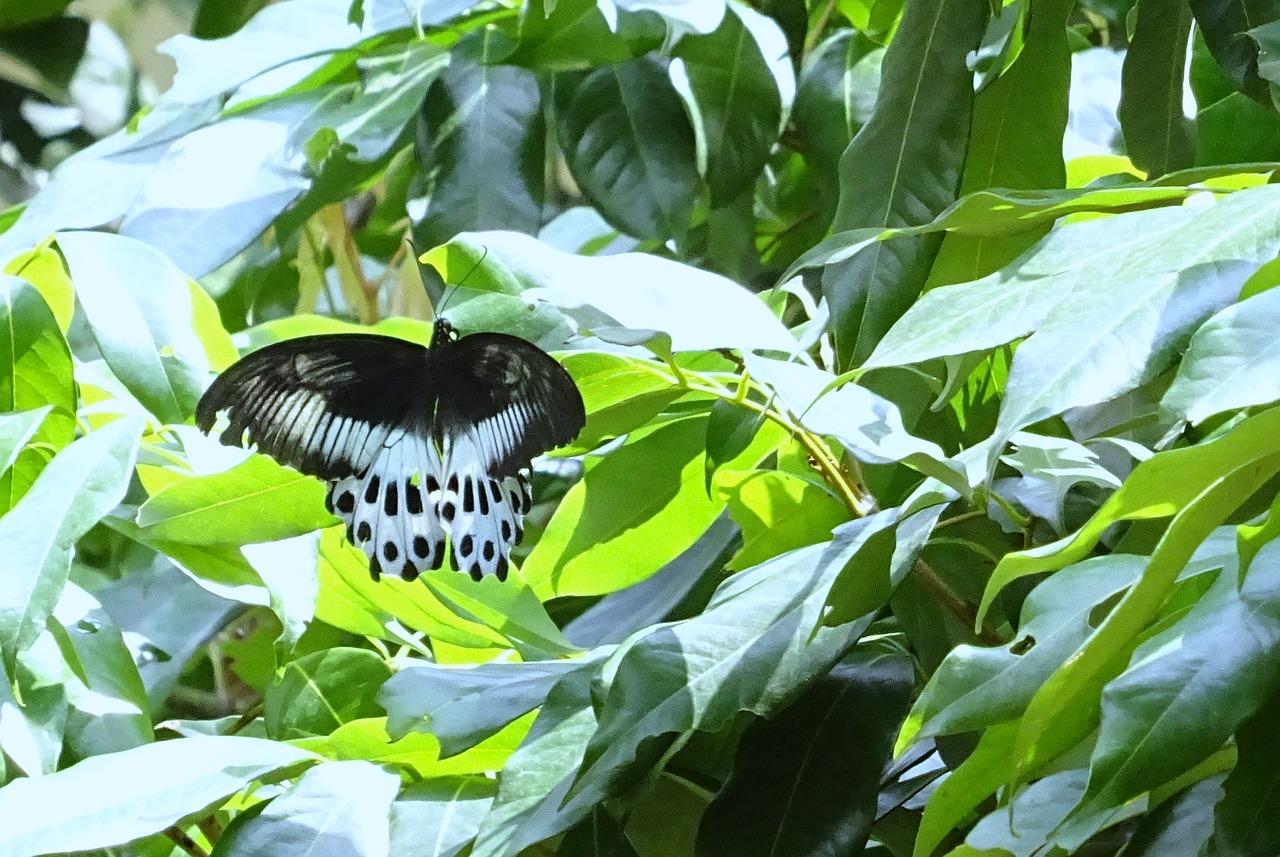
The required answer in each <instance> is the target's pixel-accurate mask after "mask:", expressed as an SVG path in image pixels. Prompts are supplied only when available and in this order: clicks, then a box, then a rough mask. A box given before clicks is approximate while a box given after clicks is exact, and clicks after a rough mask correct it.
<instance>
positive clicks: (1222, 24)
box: [1191, 0, 1280, 103]
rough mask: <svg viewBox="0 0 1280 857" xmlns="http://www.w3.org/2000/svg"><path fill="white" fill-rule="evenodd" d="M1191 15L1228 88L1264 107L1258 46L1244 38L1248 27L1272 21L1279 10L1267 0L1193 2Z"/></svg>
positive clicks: (1195, 0)
mask: <svg viewBox="0 0 1280 857" xmlns="http://www.w3.org/2000/svg"><path fill="white" fill-rule="evenodd" d="M1191 11H1192V12H1193V13H1194V14H1195V18H1196V25H1197V29H1198V30H1200V32H1201V34H1203V36H1204V40H1205V43H1206V44H1207V45H1208V46H1209V52H1210V53H1212V54H1213V58H1214V59H1215V60H1217V61H1218V65H1219V67H1220V68H1221V69H1222V72H1223V73H1224V74H1225V75H1226V76H1227V79H1228V80H1230V81H1231V85H1232V86H1234V87H1235V88H1236V89H1238V90H1239V91H1241V92H1243V93H1244V94H1246V95H1248V96H1249V97H1250V98H1253V99H1254V100H1256V101H1258V102H1260V103H1266V101H1267V85H1266V82H1265V81H1264V80H1263V79H1262V78H1260V77H1259V76H1258V46H1257V45H1256V44H1254V43H1253V42H1252V41H1250V40H1249V39H1247V38H1243V36H1244V33H1245V32H1246V31H1247V30H1248V29H1249V28H1250V26H1251V25H1253V24H1257V23H1260V22H1263V21H1270V20H1274V19H1275V18H1276V17H1277V14H1278V13H1280V10H1277V9H1276V7H1275V4H1274V3H1273V2H1270V0H1261V2H1251V1H1249V0H1192V2H1191Z"/></svg>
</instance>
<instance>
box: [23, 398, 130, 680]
mask: <svg viewBox="0 0 1280 857" xmlns="http://www.w3.org/2000/svg"><path fill="white" fill-rule="evenodd" d="M141 430H142V426H141V423H140V422H139V421H138V420H136V419H122V420H117V421H116V422H113V423H110V424H108V425H106V426H104V427H103V428H101V429H99V430H98V431H96V432H93V433H92V434H90V435H88V436H87V437H84V438H81V439H80V440H78V441H76V442H75V443H73V444H71V446H69V447H67V448H66V449H65V450H63V451H62V452H60V453H59V454H58V455H56V456H54V459H53V461H51V462H50V463H49V466H48V467H46V468H45V470H44V472H43V473H41V474H40V477H39V478H38V479H37V480H36V483H35V485H33V486H32V487H31V490H30V491H29V492H28V493H27V494H26V496H24V497H23V498H22V499H21V500H20V501H18V504H17V505H16V506H14V507H13V508H12V509H11V510H10V511H9V512H8V514H6V515H4V516H3V517H0V544H3V545H5V546H6V550H7V551H9V553H8V554H7V555H8V557H10V559H9V560H7V561H6V566H8V568H6V572H5V573H4V574H0V651H2V652H3V655H4V661H5V663H6V665H7V666H8V668H9V669H10V671H12V668H13V663H14V658H16V657H17V655H18V653H19V652H20V651H22V650H23V649H25V648H27V647H28V646H29V645H31V643H32V642H34V641H35V638H36V637H37V636H38V635H39V634H40V632H41V631H42V630H43V629H44V626H45V621H46V620H47V619H48V617H49V614H50V613H51V612H52V611H53V608H54V605H55V604H56V603H57V601H58V596H59V595H60V594H61V593H62V589H63V587H64V586H65V585H66V582H67V575H68V573H69V572H70V570H71V553H72V550H73V549H74V546H75V543H76V542H77V541H78V540H79V539H80V537H81V536H83V535H84V534H85V533H87V532H88V531H89V529H90V528H91V527H93V525H94V524H96V523H97V522H98V521H99V519H101V518H102V517H103V516H104V515H105V514H107V512H109V511H110V510H111V509H112V508H113V507H114V506H115V505H116V504H117V503H119V502H120V500H121V499H122V498H123V497H124V493H125V490H126V489H127V488H128V487H129V480H130V478H131V477H132V475H133V462H134V457H135V456H136V455H137V452H138V436H139V434H140V433H141ZM18 558H20V560H21V561H20V562H14V560H17V559H18ZM10 563H13V564H12V565H10Z"/></svg>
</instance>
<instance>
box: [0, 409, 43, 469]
mask: <svg viewBox="0 0 1280 857" xmlns="http://www.w3.org/2000/svg"><path fill="white" fill-rule="evenodd" d="M52 409H53V408H52V407H51V406H50V405H45V406H44V407H43V408H35V409H33V410H30V411H18V412H17V413H11V414H5V413H0V475H3V474H4V472H5V471H7V470H8V469H9V468H10V467H12V466H13V463H14V462H15V461H17V460H18V454H19V453H21V452H22V448H23V447H24V446H26V445H27V442H28V441H29V440H31V436H32V435H34V434H35V433H36V429H38V428H40V424H41V423H42V422H44V418H45V417H47V416H49V412H50V411H51V410H52Z"/></svg>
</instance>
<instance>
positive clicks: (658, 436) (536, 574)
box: [521, 417, 723, 598]
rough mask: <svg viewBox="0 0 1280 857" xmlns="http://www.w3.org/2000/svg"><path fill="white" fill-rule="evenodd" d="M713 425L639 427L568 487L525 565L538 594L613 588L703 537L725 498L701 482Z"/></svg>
mask: <svg viewBox="0 0 1280 857" xmlns="http://www.w3.org/2000/svg"><path fill="white" fill-rule="evenodd" d="M706 431H707V424H706V420H705V419H701V418H697V417H692V418H685V419H680V420H675V421H672V422H669V423H666V424H663V425H660V426H658V427H657V428H655V429H652V430H649V431H645V432H643V433H638V434H637V435H636V436H633V439H632V440H631V441H630V442H629V443H627V444H626V445H625V446H623V447H622V448H621V449H618V450H616V451H615V452H613V453H610V454H609V455H608V456H607V457H606V458H605V459H604V460H603V461H601V462H600V463H599V464H597V465H596V466H595V467H593V468H592V469H591V470H589V471H587V474H586V476H585V477H583V479H582V480H580V481H579V482H577V483H576V484H574V486H573V487H572V488H570V489H569V493H568V494H567V495H566V496H565V498H564V500H563V501H561V503H560V508H559V509H558V510H557V512H556V516H555V517H554V518H552V520H551V523H550V524H549V525H548V526H547V530H546V532H545V533H543V536H542V538H541V539H540V540H539V541H538V544H537V546H536V547H535V548H534V549H533V551H532V552H531V553H530V554H529V558H528V559H527V560H525V563H524V565H523V567H522V568H521V574H522V575H523V576H524V579H525V580H527V581H528V582H529V585H530V586H532V587H533V590H534V592H536V593H538V595H539V596H540V597H543V598H545V597H547V596H550V595H569V594H576V595H583V594H595V593H601V592H611V591H613V590H615V589H621V588H622V587H624V586H627V585H629V584H632V583H635V582H637V581H639V580H641V579H643V578H644V577H646V576H647V575H649V574H652V573H653V572H654V571H657V570H658V569H659V568H661V567H662V566H663V565H664V564H665V563H667V562H668V561H670V560H672V559H674V558H675V557H676V556H678V555H679V554H680V553H681V552H682V551H684V550H685V549H686V548H688V547H689V546H690V545H692V544H693V543H694V542H695V541H697V539H698V537H699V536H700V535H702V533H703V532H705V531H706V529H707V527H709V526H710V525H711V522H712V521H714V520H715V519H716V517H717V516H718V515H719V514H720V511H721V509H722V508H723V503H722V502H718V501H716V500H713V499H711V498H710V497H708V496H707V492H706V489H705V488H704V487H703V484H702V480H703V470H704V467H705V465H704V461H703V459H704V457H705V454H706V453H705V442H706Z"/></svg>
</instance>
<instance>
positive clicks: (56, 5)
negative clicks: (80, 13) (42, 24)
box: [0, 0, 71, 31]
mask: <svg viewBox="0 0 1280 857" xmlns="http://www.w3.org/2000/svg"><path fill="white" fill-rule="evenodd" d="M70 5H71V2H70V0H0V31H2V30H17V29H19V28H21V27H26V26H29V25H31V24H34V23H36V22H37V21H43V20H47V19H49V18H55V17H57V16H58V15H59V14H61V13H62V10H63V9H65V8H67V7H68V6H70Z"/></svg>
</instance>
